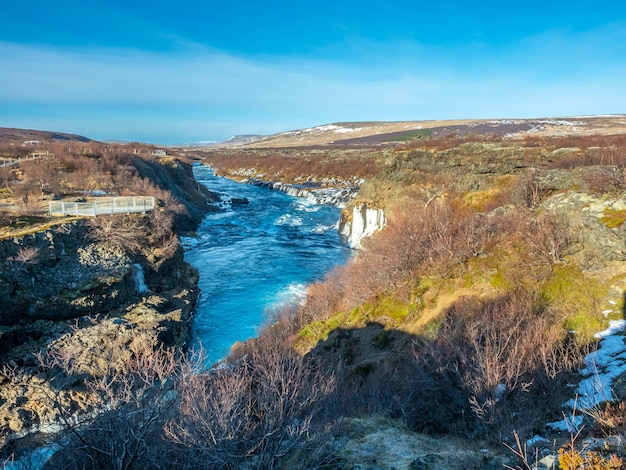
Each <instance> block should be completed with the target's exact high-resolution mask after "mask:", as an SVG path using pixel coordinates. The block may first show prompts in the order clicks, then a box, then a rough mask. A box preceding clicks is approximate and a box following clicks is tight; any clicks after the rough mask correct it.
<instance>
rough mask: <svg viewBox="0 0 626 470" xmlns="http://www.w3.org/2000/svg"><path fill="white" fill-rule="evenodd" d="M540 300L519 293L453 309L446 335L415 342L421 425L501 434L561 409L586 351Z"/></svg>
mask: <svg viewBox="0 0 626 470" xmlns="http://www.w3.org/2000/svg"><path fill="white" fill-rule="evenodd" d="M535 305H536V302H535V299H534V298H533V296H532V294H530V293H517V294H515V295H509V296H506V297H502V298H499V299H495V300H493V301H487V302H481V301H478V300H474V299H466V300H463V301H461V302H459V303H457V304H455V305H454V306H453V307H452V308H451V309H450V311H449V312H448V314H447V316H446V319H445V320H444V322H443V324H442V326H441V330H440V333H439V335H438V338H437V339H436V340H435V341H434V342H433V343H426V344H424V345H422V346H421V347H416V348H415V359H416V368H417V373H416V375H415V377H416V380H417V382H416V383H415V384H416V386H415V388H416V390H418V391H417V392H416V393H415V395H414V397H415V398H414V400H415V401H416V406H415V409H416V410H418V411H419V414H415V415H414V416H415V418H414V419H415V420H416V421H415V422H414V425H415V426H416V427H418V428H420V427H422V428H423V427H424V426H426V427H428V426H434V427H435V428H438V429H439V430H445V431H446V432H455V431H456V432H458V431H459V430H465V431H466V432H470V433H472V432H473V433H478V435H480V436H482V437H492V438H496V439H499V438H500V437H501V435H502V434H505V435H510V434H511V432H512V431H513V430H514V429H528V428H529V427H530V428H532V427H533V426H535V425H540V422H544V423H545V416H546V412H548V410H550V409H552V410H558V409H559V404H560V403H561V402H562V400H563V399H564V397H565V393H566V392H565V387H564V385H565V383H566V380H567V378H569V374H571V373H573V371H574V370H576V368H577V367H578V366H579V364H580V363H581V361H582V352H581V351H580V350H579V349H577V348H575V347H568V346H567V342H566V340H565V339H564V338H563V337H562V335H559V334H556V333H551V332H554V331H556V330H555V329H554V328H552V327H551V326H550V325H551V323H550V320H549V314H548V313H547V312H536V311H535ZM548 391H550V392H548ZM433 402H434V403H433ZM451 405H452V410H451V409H450V408H451ZM454 407H457V408H456V411H453V410H454V409H455V408H454ZM451 413H453V415H451ZM454 413H456V414H454Z"/></svg>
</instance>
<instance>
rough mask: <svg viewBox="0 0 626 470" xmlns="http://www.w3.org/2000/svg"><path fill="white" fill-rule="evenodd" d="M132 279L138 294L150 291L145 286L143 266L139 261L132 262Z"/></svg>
mask: <svg viewBox="0 0 626 470" xmlns="http://www.w3.org/2000/svg"><path fill="white" fill-rule="evenodd" d="M133 268H134V269H133V280H134V281H135V290H136V291H137V293H138V294H145V293H146V292H150V289H148V286H146V283H145V279H144V276H143V268H142V267H141V265H140V264H139V263H135V264H133Z"/></svg>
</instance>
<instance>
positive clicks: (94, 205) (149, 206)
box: [48, 196, 155, 217]
mask: <svg viewBox="0 0 626 470" xmlns="http://www.w3.org/2000/svg"><path fill="white" fill-rule="evenodd" d="M48 207H49V210H48V213H49V214H50V215H85V216H93V217H95V216H97V215H103V214H128V213H131V212H147V211H151V210H154V207H155V199H154V197H153V196H120V197H111V198H99V199H97V200H95V201H93V202H61V201H54V202H49V203H48Z"/></svg>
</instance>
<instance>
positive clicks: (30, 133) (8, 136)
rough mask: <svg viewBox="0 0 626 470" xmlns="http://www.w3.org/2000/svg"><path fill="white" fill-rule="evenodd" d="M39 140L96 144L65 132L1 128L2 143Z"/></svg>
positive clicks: (0, 139) (0, 138)
mask: <svg viewBox="0 0 626 470" xmlns="http://www.w3.org/2000/svg"><path fill="white" fill-rule="evenodd" d="M29 140H38V141H41V142H67V141H73V142H94V140H93V139H89V138H88V137H84V136H82V135H77V134H66V133H64V132H53V131H39V130H33V129H14V128H10V127H0V141H2V142H19V143H22V142H26V141H29Z"/></svg>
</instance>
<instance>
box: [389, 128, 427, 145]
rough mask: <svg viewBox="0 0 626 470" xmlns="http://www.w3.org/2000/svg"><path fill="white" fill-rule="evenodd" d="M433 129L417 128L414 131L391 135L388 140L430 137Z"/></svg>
mask: <svg viewBox="0 0 626 470" xmlns="http://www.w3.org/2000/svg"><path fill="white" fill-rule="evenodd" d="M431 134H432V129H416V130H414V131H408V132H404V133H402V134H400V135H397V136H395V137H390V138H389V139H387V142H409V141H411V140H415V139H421V138H423V137H430V136H431Z"/></svg>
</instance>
